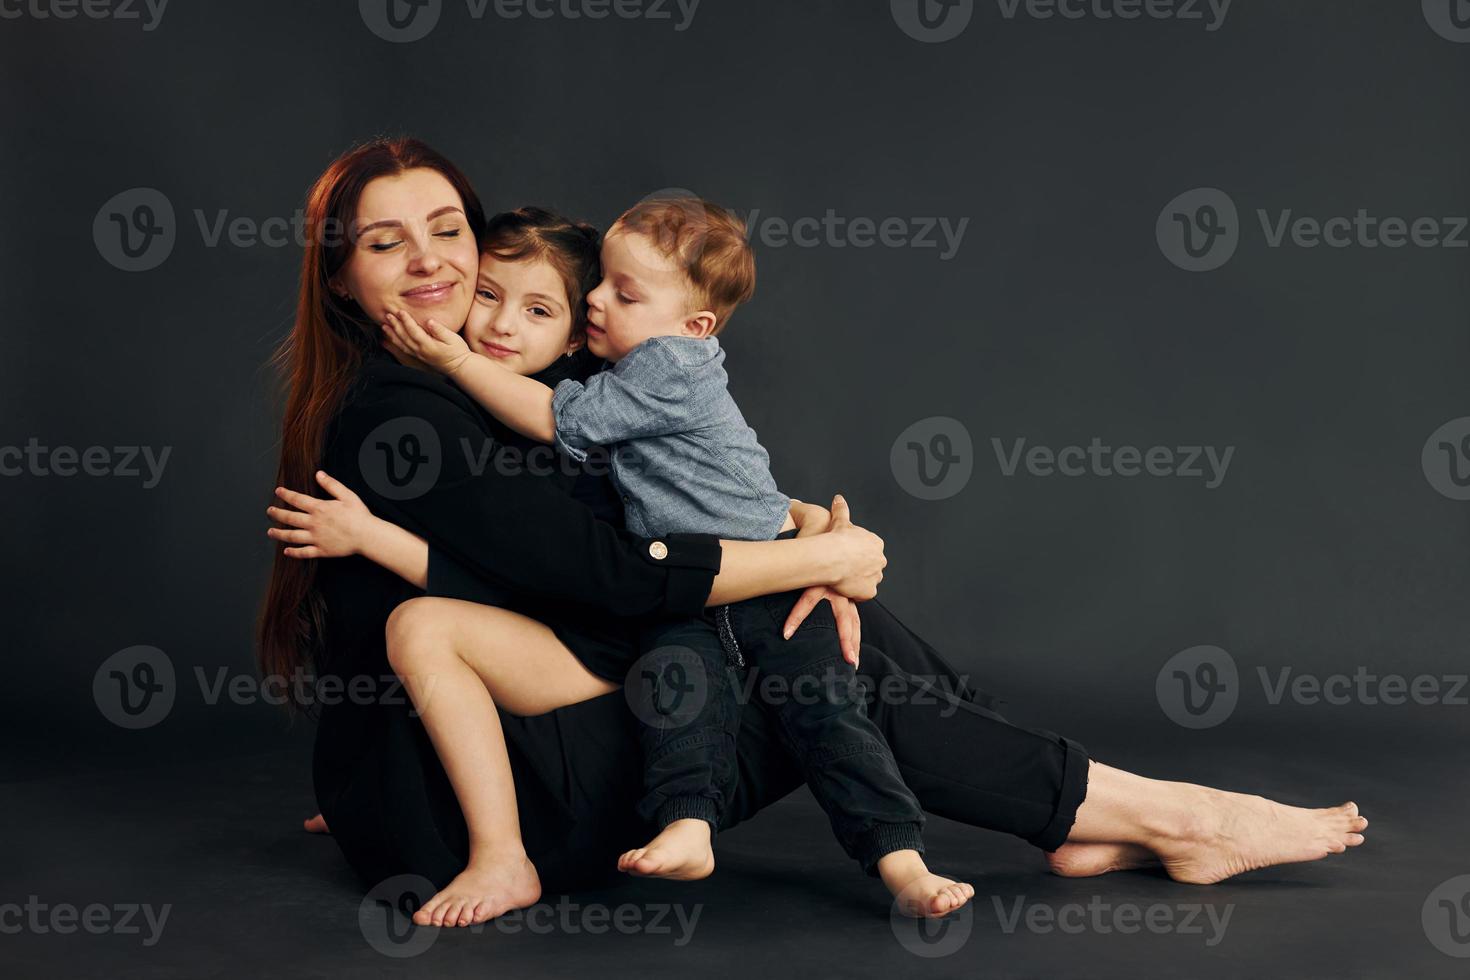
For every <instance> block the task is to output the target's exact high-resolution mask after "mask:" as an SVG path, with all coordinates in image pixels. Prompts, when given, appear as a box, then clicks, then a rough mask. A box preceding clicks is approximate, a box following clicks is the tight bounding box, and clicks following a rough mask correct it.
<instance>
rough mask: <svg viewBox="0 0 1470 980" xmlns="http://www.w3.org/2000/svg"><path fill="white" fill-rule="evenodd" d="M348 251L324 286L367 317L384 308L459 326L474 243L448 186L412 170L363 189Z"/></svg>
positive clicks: (380, 314)
mask: <svg viewBox="0 0 1470 980" xmlns="http://www.w3.org/2000/svg"><path fill="white" fill-rule="evenodd" d="M352 236H353V238H354V241H353V245H352V253H351V255H350V256H349V257H348V259H347V263H346V265H344V266H343V267H342V270H341V271H340V272H338V273H337V275H335V276H333V277H332V279H331V282H330V283H329V285H330V286H331V288H332V290H333V291H334V292H336V293H337V294H338V295H339V296H343V297H347V298H351V299H353V300H355V301H356V302H357V305H358V306H360V307H361V308H362V311H363V312H364V313H365V314H367V316H368V318H369V319H370V320H371V321H372V322H373V323H382V322H383V321H384V319H385V314H386V312H387V311H388V310H389V309H390V308H394V307H396V308H399V309H404V310H407V311H408V312H409V313H412V314H413V316H414V317H415V318H416V319H417V320H418V321H419V322H420V323H423V322H424V321H426V320H428V319H429V318H430V317H433V318H435V319H436V320H438V321H439V322H440V323H443V324H445V325H447V326H449V327H450V328H451V329H455V330H457V329H459V327H460V325H461V324H463V323H464V321H465V316H466V314H467V313H468V312H469V308H470V301H471V299H472V286H473V283H474V281H475V266H476V263H477V261H478V259H479V254H478V253H479V249H478V247H477V246H476V244H475V236H474V234H473V233H472V232H471V231H470V225H469V219H468V218H466V217H465V213H464V202H463V201H462V200H460V196H459V192H458V191H456V190H455V189H454V185H453V184H451V183H450V182H449V181H448V180H446V179H445V178H444V175H443V174H441V173H439V172H438V171H437V170H430V169H427V168H418V169H414V170H407V171H404V172H403V173H401V174H396V175H394V176H391V177H378V178H377V179H375V180H373V181H370V182H369V183H368V185H367V186H366V187H365V188H363V191H362V198H361V199H360V200H359V201H358V203H357V218H356V220H355V221H354V222H353V226H352Z"/></svg>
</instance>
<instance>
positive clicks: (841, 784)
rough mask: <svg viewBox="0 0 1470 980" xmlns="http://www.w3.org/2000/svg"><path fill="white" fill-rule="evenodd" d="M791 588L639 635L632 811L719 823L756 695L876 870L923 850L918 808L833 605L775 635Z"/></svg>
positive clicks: (816, 791)
mask: <svg viewBox="0 0 1470 980" xmlns="http://www.w3.org/2000/svg"><path fill="white" fill-rule="evenodd" d="M800 595H801V593H800V592H789V593H784V594H779V595H771V596H761V597H759V598H755V599H750V600H748V601H745V602H738V603H733V604H730V605H725V606H718V607H715V608H713V609H711V610H709V611H708V612H706V614H705V615H704V616H703V617H702V618H700V619H697V620H689V619H686V620H678V621H676V622H672V623H662V624H658V625H656V626H654V627H652V628H650V629H648V630H646V631H645V632H644V634H643V638H642V643H641V647H642V649H643V650H644V651H645V652H644V655H643V656H642V657H641V658H640V659H639V661H638V665H637V667H636V669H635V671H634V673H635V675H636V676H633V677H630V678H629V679H628V681H627V692H628V697H629V701H630V703H631V704H632V706H633V713H634V715H635V717H637V718H638V720H639V723H640V724H639V735H640V743H641V745H642V749H643V762H644V770H643V785H644V790H645V795H644V797H643V799H642V800H641V801H640V803H639V806H638V810H639V814H640V815H641V816H643V817H644V818H645V819H647V820H649V821H651V822H652V823H653V825H654V826H656V827H658V828H663V827H666V826H668V825H669V824H670V823H672V822H673V821H675V820H681V819H687V818H695V819H700V820H706V821H708V822H709V823H710V825H711V826H713V827H715V828H716V829H718V828H719V826H720V823H721V820H722V819H723V816H724V810H725V808H726V807H727V806H728V803H729V800H730V798H731V797H732V796H733V792H734V788H735V753H736V742H737V739H738V736H739V732H740V719H741V715H742V713H743V709H744V708H745V706H746V705H748V704H750V703H752V702H755V703H759V704H760V705H762V706H763V707H765V708H768V709H769V710H770V711H771V713H772V714H774V716H775V718H776V722H777V732H778V734H779V736H780V739H781V744H782V745H783V746H784V747H785V748H786V750H787V751H788V752H789V753H790V754H791V756H792V757H793V758H794V759H795V760H796V761H797V762H798V764H800V766H801V770H802V774H803V776H804V777H805V779H806V784H807V785H808V786H809V787H811V790H812V795H813V796H815V797H816V798H817V802H818V803H819V804H820V805H821V807H822V809H823V810H824V811H825V812H826V814H827V819H828V820H829V821H830V822H831V824H832V832H833V834H834V835H835V836H836V837H837V841H838V843H840V844H841V845H842V849H843V850H844V851H846V852H847V855H848V857H851V858H852V859H853V860H855V861H857V862H858V864H859V865H861V867H862V868H863V870H864V871H866V872H867V873H869V874H874V873H876V867H877V864H878V861H879V859H880V858H882V857H883V856H884V855H886V854H890V853H892V852H893V851H898V850H906V849H908V850H916V851H920V852H922V851H923V849H924V844H923V837H922V835H921V830H922V828H923V825H924V813H923V811H922V810H921V809H920V807H919V802H918V800H916V799H915V798H914V794H913V793H911V792H910V791H909V788H908V787H907V786H905V785H904V782H903V777H902V776H901V775H900V774H899V770H898V763H897V762H896V761H895V760H894V758H893V753H892V751H890V750H889V748H888V743H887V742H886V741H885V740H884V738H883V733H882V732H881V731H880V730H879V729H878V726H877V725H876V724H875V723H874V722H873V720H872V718H870V717H869V711H870V701H871V700H872V699H873V698H874V697H876V696H879V695H880V692H877V691H874V690H870V689H869V688H868V686H867V684H865V683H864V681H865V680H868V679H866V678H864V679H860V678H859V677H858V676H857V674H856V672H855V671H854V669H853V667H852V665H851V664H849V663H847V661H846V660H844V659H843V657H842V649H841V644H840V642H839V640H838V637H837V623H836V620H835V619H834V618H833V616H832V607H831V606H830V605H828V604H827V603H820V604H819V605H818V606H817V607H816V608H815V609H813V610H812V612H811V614H810V615H808V616H807V618H806V619H805V620H804V621H803V622H802V624H801V626H800V627H798V628H797V630H796V632H795V633H793V634H792V636H791V638H790V639H789V640H788V639H785V638H783V637H782V635H781V629H782V626H783V624H784V622H785V620H786V616H787V614H788V613H789V612H790V611H791V607H792V606H793V605H794V604H795V603H796V600H797V599H798V598H799V597H800Z"/></svg>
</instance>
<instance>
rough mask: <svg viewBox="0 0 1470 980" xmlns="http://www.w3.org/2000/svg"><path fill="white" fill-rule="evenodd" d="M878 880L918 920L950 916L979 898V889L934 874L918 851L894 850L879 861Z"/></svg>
mask: <svg viewBox="0 0 1470 980" xmlns="http://www.w3.org/2000/svg"><path fill="white" fill-rule="evenodd" d="M878 877H880V878H882V879H883V884H885V885H887V886H888V890H889V891H890V892H892V893H893V899H894V901H895V903H896V904H897V908H898V910H899V911H900V912H902V913H903V914H904V915H909V916H913V917H914V918H916V919H933V918H940V917H942V916H946V915H948V914H949V913H951V912H953V911H954V910H955V909H958V908H960V907H961V906H963V905H964V904H965V903H966V902H968V901H969V900H970V899H972V898H974V897H975V889H974V888H972V887H970V885H969V884H968V883H966V882H963V881H952V880H951V879H949V878H945V877H943V876H942V875H937V874H934V873H932V872H931V871H930V870H929V868H928V866H927V865H926V864H924V859H923V858H922V857H920V856H919V852H918V851H911V850H906V851H894V852H892V853H891V854H885V855H883V857H881V858H879V859H878Z"/></svg>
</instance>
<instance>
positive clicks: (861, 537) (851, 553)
mask: <svg viewBox="0 0 1470 980" xmlns="http://www.w3.org/2000/svg"><path fill="white" fill-rule="evenodd" d="M823 537H824V538H825V539H827V540H829V541H830V542H831V543H832V545H833V546H834V548H836V549H837V556H838V557H837V566H836V567H837V576H836V578H835V579H834V580H833V581H832V583H831V584H832V589H833V591H834V592H837V593H838V594H839V595H843V596H846V597H847V598H849V599H855V600H857V601H858V602H864V601H866V600H868V599H871V598H873V597H874V596H876V595H877V594H878V583H879V582H881V581H883V568H884V566H886V565H887V564H888V559H887V558H885V557H884V556H883V539H882V538H880V537H878V535H876V534H874V533H873V532H872V531H869V530H866V529H865V528H861V527H858V526H857V525H856V524H854V523H853V522H852V514H851V512H850V511H849V510H848V509H847V500H846V499H845V498H844V497H843V496H842V494H840V493H839V494H838V495H837V496H835V497H833V498H832V527H831V528H830V529H829V530H828V531H827V533H826V534H825V535H824V536H823Z"/></svg>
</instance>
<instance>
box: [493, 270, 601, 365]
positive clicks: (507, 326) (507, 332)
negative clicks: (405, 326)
mask: <svg viewBox="0 0 1470 980" xmlns="http://www.w3.org/2000/svg"><path fill="white" fill-rule="evenodd" d="M573 321H574V317H573V315H572V308H571V304H570V303H569V302H568V301H567V289H566V285H565V284H564V283H563V282H562V278H561V275H560V274H559V273H557V271H556V269H554V268H553V267H552V266H551V263H549V262H547V261H546V260H545V259H529V260H522V261H520V262H507V261H505V260H504V259H499V258H496V257H495V256H494V255H490V254H488V253H487V254H485V255H482V256H480V275H479V279H478V281H477V282H476V283H475V301H474V303H473V304H472V305H471V306H470V315H469V317H468V318H467V319H466V320H465V325H464V339H465V342H466V343H468V344H469V345H470V349H471V350H473V351H475V352H477V353H480V354H484V355H485V356H486V357H488V358H490V359H491V360H493V361H495V362H496V363H498V364H500V365H501V366H502V367H507V368H509V369H510V370H512V371H514V372H515V373H516V374H525V375H530V374H535V373H536V372H537V371H540V370H542V369H543V368H547V367H550V366H551V365H552V364H553V363H554V362H555V361H556V359H557V358H558V357H561V356H562V355H563V354H567V353H569V352H571V351H574V350H576V349H577V348H578V347H580V346H581V343H580V342H578V341H574V340H573V339H572V323H573Z"/></svg>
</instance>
